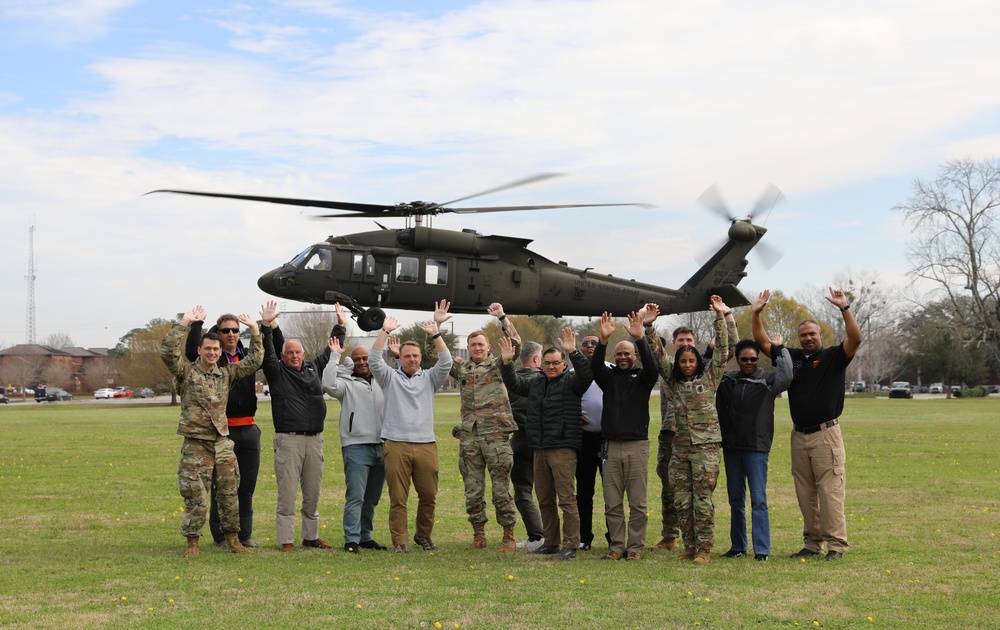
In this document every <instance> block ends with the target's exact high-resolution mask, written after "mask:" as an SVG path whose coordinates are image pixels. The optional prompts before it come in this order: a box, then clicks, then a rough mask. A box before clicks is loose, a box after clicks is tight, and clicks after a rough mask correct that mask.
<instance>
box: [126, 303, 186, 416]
mask: <svg viewBox="0 0 1000 630" xmlns="http://www.w3.org/2000/svg"><path fill="white" fill-rule="evenodd" d="M157 321H158V322H159V323H154V322H157ZM154 322H151V324H152V325H151V326H150V327H148V328H145V329H135V330H132V331H131V332H129V334H128V335H126V337H127V338H128V339H127V343H128V346H127V347H126V349H125V355H124V356H123V357H122V360H121V362H120V363H119V370H120V373H121V376H122V380H123V381H124V382H125V384H126V385H128V386H129V387H132V388H138V387H150V388H152V389H153V390H154V391H161V392H162V391H169V392H170V393H171V401H170V402H171V404H176V402H177V390H176V389H175V387H174V378H173V375H171V374H170V370H168V369H167V366H166V365H164V363H163V360H162V359H160V346H161V345H162V343H163V338H164V337H165V336H166V335H167V331H169V330H170V327H171V325H172V324H171V323H170V322H168V321H165V320H154ZM126 337H123V338H122V341H123V342H125V340H126Z"/></svg>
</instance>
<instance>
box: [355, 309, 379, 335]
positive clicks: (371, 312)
mask: <svg viewBox="0 0 1000 630" xmlns="http://www.w3.org/2000/svg"><path fill="white" fill-rule="evenodd" d="M384 323H385V311H383V310H382V309H380V308H378V307H376V308H370V309H368V310H366V311H364V312H363V313H361V315H360V316H359V317H358V327H359V328H361V330H363V331H365V332H369V331H372V330H378V329H379V328H381V327H382V324H384Z"/></svg>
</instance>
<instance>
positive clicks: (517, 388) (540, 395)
mask: <svg viewBox="0 0 1000 630" xmlns="http://www.w3.org/2000/svg"><path fill="white" fill-rule="evenodd" d="M569 359H570V361H571V362H572V363H573V367H574V368H575V370H574V371H573V372H570V371H569V370H566V371H565V372H563V373H562V375H560V376H559V377H557V378H554V379H552V380H551V381H550V380H549V379H548V378H547V377H546V376H545V374H544V373H542V374H539V375H538V376H535V377H532V378H530V379H526V378H523V377H521V376H518V375H517V373H516V372H515V371H514V364H513V363H509V364H506V365H501V366H500V373H501V374H503V382H504V384H505V385H506V386H507V389H508V391H509V392H510V393H512V394H518V395H520V396H526V397H527V399H528V408H527V414H526V418H525V426H524V432H525V434H526V435H527V437H528V444H529V445H530V446H531V448H558V447H568V448H572V449H575V450H580V440H581V436H580V433H581V431H582V429H581V428H580V418H581V413H582V412H581V410H580V397H581V396H583V394H584V392H586V391H587V388H588V387H590V384H591V383H592V382H594V375H593V373H592V372H591V371H590V362H589V361H587V357H585V356H583V353H581V352H580V351H579V350H574V351H573V352H572V353H570V355H569Z"/></svg>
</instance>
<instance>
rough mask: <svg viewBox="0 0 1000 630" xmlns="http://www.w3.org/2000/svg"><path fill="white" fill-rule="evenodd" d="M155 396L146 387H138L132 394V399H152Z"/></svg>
mask: <svg viewBox="0 0 1000 630" xmlns="http://www.w3.org/2000/svg"><path fill="white" fill-rule="evenodd" d="M154 396H156V394H155V393H154V392H153V390H151V389H150V388H148V387H140V388H139V389H137V390H135V393H134V394H132V398H153V397H154Z"/></svg>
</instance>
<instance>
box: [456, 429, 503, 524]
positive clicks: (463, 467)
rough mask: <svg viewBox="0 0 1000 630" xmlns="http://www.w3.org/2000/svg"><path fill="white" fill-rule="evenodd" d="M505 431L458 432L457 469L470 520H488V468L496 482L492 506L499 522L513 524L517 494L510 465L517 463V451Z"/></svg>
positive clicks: (494, 482) (475, 521)
mask: <svg viewBox="0 0 1000 630" xmlns="http://www.w3.org/2000/svg"><path fill="white" fill-rule="evenodd" d="M509 438H510V436H509V435H508V434H506V433H503V434H496V435H486V436H480V435H476V434H474V433H466V432H462V433H460V434H459V451H458V470H459V472H460V473H462V480H463V481H464V482H465V511H466V512H468V513H469V522H470V523H485V522H486V521H487V520H489V519H487V518H486V471H487V470H489V471H490V481H491V482H492V485H493V488H492V490H493V508H494V509H495V510H496V514H497V523H499V524H500V525H513V524H514V523H515V522H516V518H515V516H514V497H513V495H512V494H511V492H510V469H511V467H513V465H514V452H513V451H512V450H511V448H510V439H509Z"/></svg>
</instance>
